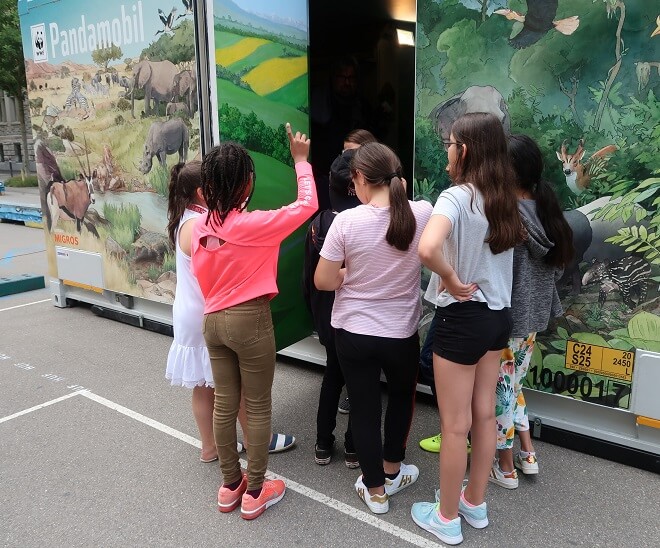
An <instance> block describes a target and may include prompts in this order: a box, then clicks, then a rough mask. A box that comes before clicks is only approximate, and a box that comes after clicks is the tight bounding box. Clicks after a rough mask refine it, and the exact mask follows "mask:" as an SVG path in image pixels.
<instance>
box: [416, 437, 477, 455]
mask: <svg viewBox="0 0 660 548" xmlns="http://www.w3.org/2000/svg"><path fill="white" fill-rule="evenodd" d="M466 441H467V454H468V455H469V454H470V453H472V444H471V443H470V440H466ZM440 445H442V434H437V435H436V436H431V437H430V438H425V439H423V440H422V441H420V442H419V446H420V447H421V448H422V449H424V451H428V452H429V453H439V452H440Z"/></svg>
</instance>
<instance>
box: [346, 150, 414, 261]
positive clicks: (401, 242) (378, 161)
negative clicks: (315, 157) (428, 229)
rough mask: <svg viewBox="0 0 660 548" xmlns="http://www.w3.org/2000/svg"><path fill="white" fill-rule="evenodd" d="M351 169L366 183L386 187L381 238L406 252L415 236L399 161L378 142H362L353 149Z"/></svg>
mask: <svg viewBox="0 0 660 548" xmlns="http://www.w3.org/2000/svg"><path fill="white" fill-rule="evenodd" d="M351 168H352V169H353V171H359V172H360V173H362V175H363V176H364V180H365V181H366V183H367V184H369V185H372V186H382V185H388V186H389V191H390V224H389V226H388V227H387V233H386V234H385V240H386V241H387V243H388V244H390V245H391V246H392V247H395V248H396V249H398V250H400V251H407V250H408V248H409V247H410V244H411V243H412V241H413V238H414V237H415V231H416V230H417V220H416V219H415V215H414V213H413V212H412V209H411V207H410V202H409V201H408V196H406V189H405V188H404V186H403V181H402V168H401V161H400V160H399V158H398V156H397V155H396V153H395V152H394V151H393V150H392V149H391V148H389V147H388V146H387V145H383V144H382V143H366V144H364V145H362V146H361V147H360V148H358V149H356V151H355V156H353V160H352V162H351Z"/></svg>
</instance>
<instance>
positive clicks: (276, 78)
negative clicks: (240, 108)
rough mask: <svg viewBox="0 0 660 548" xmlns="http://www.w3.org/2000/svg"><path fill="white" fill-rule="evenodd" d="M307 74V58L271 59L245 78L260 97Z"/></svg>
mask: <svg viewBox="0 0 660 548" xmlns="http://www.w3.org/2000/svg"><path fill="white" fill-rule="evenodd" d="M306 72H307V57H306V56H302V57H287V58H285V59H270V60H268V61H265V62H264V63H261V64H260V65H259V66H258V67H257V68H255V69H253V70H251V71H250V72H248V73H247V74H246V75H245V76H244V77H243V80H245V81H246V82H247V83H248V84H250V86H251V87H252V89H253V90H254V92H255V93H256V94H258V95H268V94H269V93H272V92H273V91H277V90H278V89H280V88H281V87H283V86H285V85H287V84H288V83H289V82H291V81H292V80H295V79H296V78H298V77H299V76H302V75H303V74H305V73H306Z"/></svg>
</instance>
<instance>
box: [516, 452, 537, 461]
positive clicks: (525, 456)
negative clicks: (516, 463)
mask: <svg viewBox="0 0 660 548" xmlns="http://www.w3.org/2000/svg"><path fill="white" fill-rule="evenodd" d="M530 455H535V456H536V451H520V457H521V458H523V459H526V458H527V457H529V456H530Z"/></svg>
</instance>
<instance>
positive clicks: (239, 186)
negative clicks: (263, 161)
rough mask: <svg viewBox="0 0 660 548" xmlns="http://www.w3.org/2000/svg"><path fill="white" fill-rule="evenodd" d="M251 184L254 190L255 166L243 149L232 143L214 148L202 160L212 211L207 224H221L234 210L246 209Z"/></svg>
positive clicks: (207, 195)
mask: <svg viewBox="0 0 660 548" xmlns="http://www.w3.org/2000/svg"><path fill="white" fill-rule="evenodd" d="M251 180H252V190H254V180H255V176H254V162H253V161H252V158H251V157H250V155H249V154H248V151H247V150H246V149H245V148H244V147H242V146H241V145H239V144H238V143H233V142H226V143H222V144H220V145H218V146H216V147H213V148H212V149H211V150H210V151H209V152H208V154H206V156H204V159H203V160H202V195H203V196H204V200H205V201H206V205H207V206H208V209H209V213H208V216H207V218H206V222H207V223H208V222H209V221H210V220H211V217H213V218H214V219H217V220H218V221H219V222H220V224H222V223H223V222H224V220H225V219H226V218H227V215H229V213H230V212H231V211H233V210H234V209H238V210H239V211H242V210H243V209H245V208H246V207H247V202H249V201H250V197H251V194H250V195H249V196H247V190H248V187H249V185H250V181H251Z"/></svg>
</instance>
